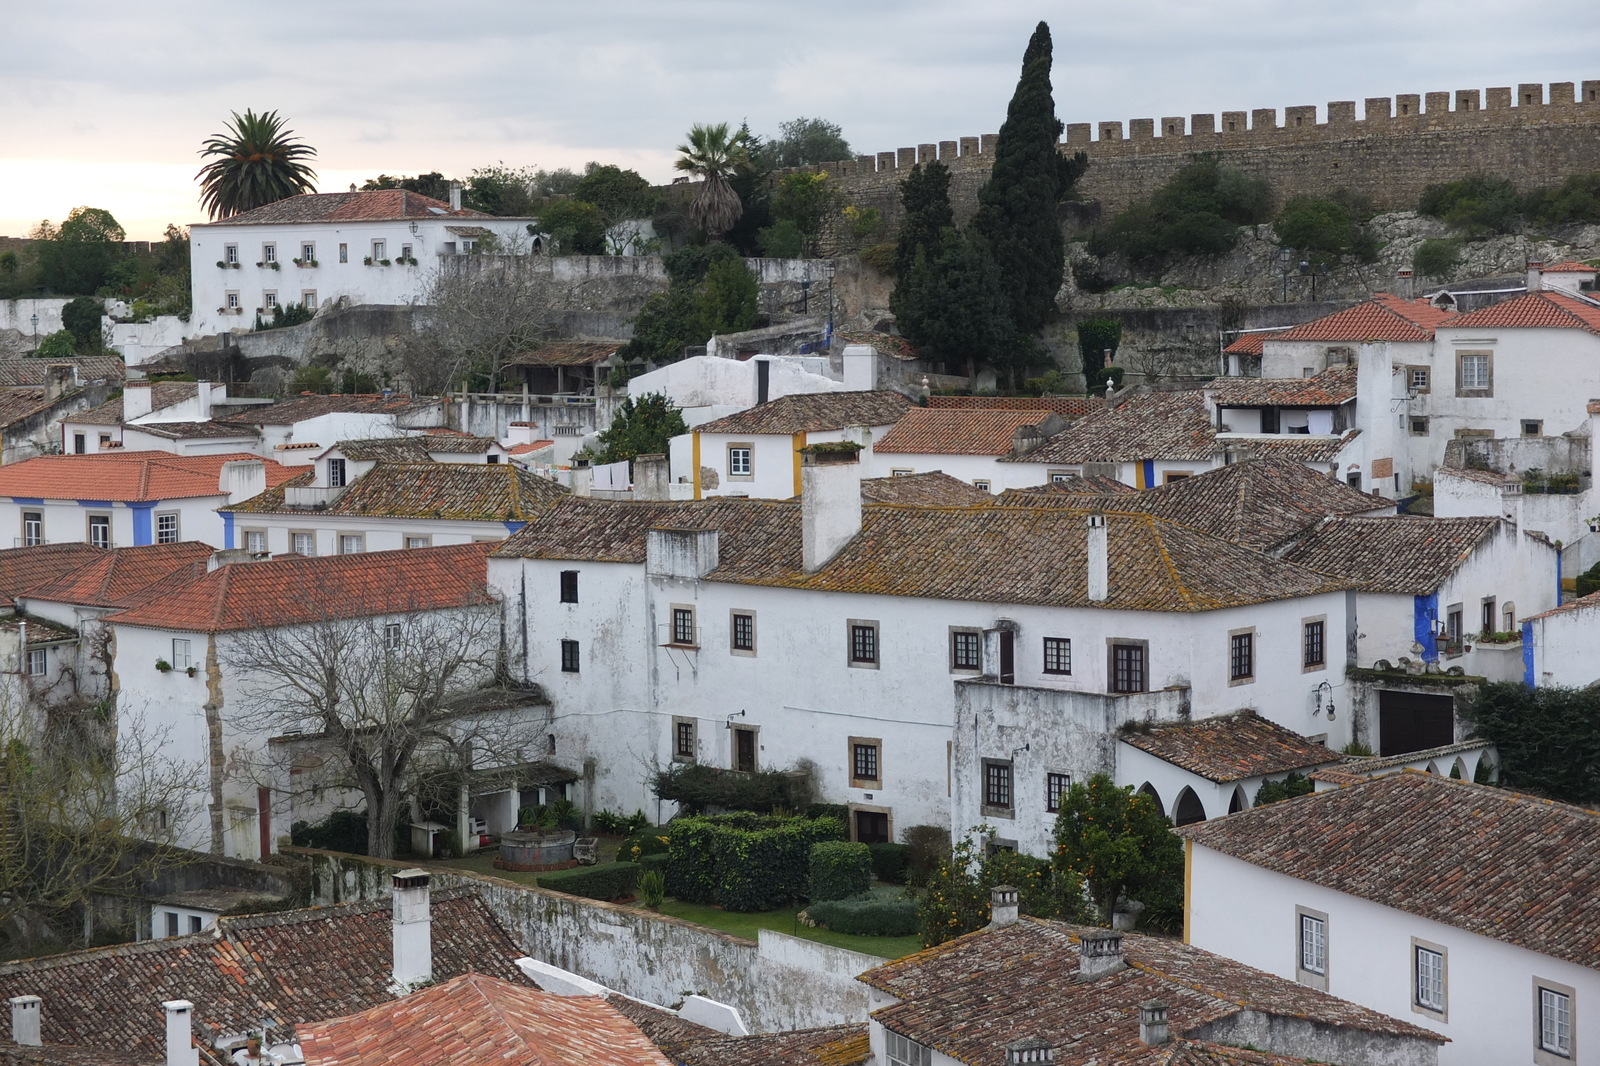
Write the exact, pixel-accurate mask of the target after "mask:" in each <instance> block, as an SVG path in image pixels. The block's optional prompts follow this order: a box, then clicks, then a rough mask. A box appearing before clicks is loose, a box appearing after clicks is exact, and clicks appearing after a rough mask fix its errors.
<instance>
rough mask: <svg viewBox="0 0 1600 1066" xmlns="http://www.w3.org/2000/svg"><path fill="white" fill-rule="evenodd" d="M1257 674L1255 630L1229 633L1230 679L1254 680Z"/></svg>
mask: <svg viewBox="0 0 1600 1066" xmlns="http://www.w3.org/2000/svg"><path fill="white" fill-rule="evenodd" d="M1255 676H1256V634H1255V630H1253V629H1251V630H1246V631H1244V632H1243V633H1229V634H1228V680H1229V681H1236V682H1237V681H1253V680H1255Z"/></svg>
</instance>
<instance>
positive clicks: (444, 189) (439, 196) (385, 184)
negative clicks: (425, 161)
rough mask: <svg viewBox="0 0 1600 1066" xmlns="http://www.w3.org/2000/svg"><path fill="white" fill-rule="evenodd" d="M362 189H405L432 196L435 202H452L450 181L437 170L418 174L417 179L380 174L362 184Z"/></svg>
mask: <svg viewBox="0 0 1600 1066" xmlns="http://www.w3.org/2000/svg"><path fill="white" fill-rule="evenodd" d="M361 188H362V189H364V190H367V191H369V192H370V191H372V190H375V189H404V190H406V191H407V192H414V193H419V194H421V195H423V196H431V197H433V198H434V199H435V200H443V201H445V202H446V203H449V201H450V179H449V178H447V177H445V176H444V175H443V174H441V173H439V172H438V171H437V170H432V171H429V172H428V173H426V174H418V175H416V176H415V177H411V176H409V175H401V176H399V177H391V176H390V175H388V174H379V175H378V176H377V177H375V178H368V179H367V180H366V181H365V182H363V183H362V185H361Z"/></svg>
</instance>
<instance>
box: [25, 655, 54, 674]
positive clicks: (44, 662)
mask: <svg viewBox="0 0 1600 1066" xmlns="http://www.w3.org/2000/svg"><path fill="white" fill-rule="evenodd" d="M49 672H50V655H49V652H48V651H47V650H46V649H45V648H29V649H28V674H29V676H31V677H43V676H44V675H45V674H47V673H49Z"/></svg>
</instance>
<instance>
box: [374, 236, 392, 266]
mask: <svg viewBox="0 0 1600 1066" xmlns="http://www.w3.org/2000/svg"><path fill="white" fill-rule="evenodd" d="M387 258H389V242H388V241H373V242H372V261H373V262H374V263H376V262H377V261H378V260H380V259H387Z"/></svg>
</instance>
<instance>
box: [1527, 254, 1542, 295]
mask: <svg viewBox="0 0 1600 1066" xmlns="http://www.w3.org/2000/svg"><path fill="white" fill-rule="evenodd" d="M1542 288H1544V260H1542V259H1530V260H1528V291H1529V292H1538V291H1539V290H1540V289H1542Z"/></svg>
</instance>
